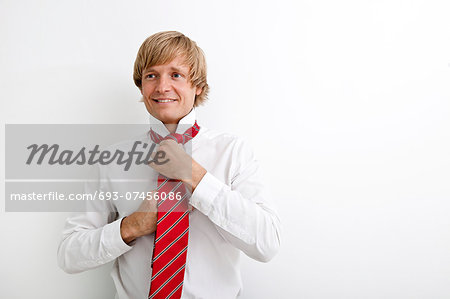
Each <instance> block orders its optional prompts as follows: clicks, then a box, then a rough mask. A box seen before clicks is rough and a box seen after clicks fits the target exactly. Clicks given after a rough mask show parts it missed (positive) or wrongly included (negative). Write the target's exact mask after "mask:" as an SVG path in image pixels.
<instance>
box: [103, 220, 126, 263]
mask: <svg viewBox="0 0 450 299" xmlns="http://www.w3.org/2000/svg"><path fill="white" fill-rule="evenodd" d="M123 218H124V217H122V218H120V219H117V220H116V221H114V222H111V223H109V224H107V225H105V226H104V227H103V238H104V239H103V240H104V242H105V243H104V244H105V245H106V251H107V254H106V255H107V256H108V257H109V258H117V257H118V256H120V255H122V254H124V253H125V252H127V251H128V250H130V249H131V248H133V247H131V246H129V245H128V244H127V243H125V242H124V241H123V239H122V235H121V234H120V225H121V223H122V219H123Z"/></svg>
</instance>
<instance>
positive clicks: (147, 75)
mask: <svg viewBox="0 0 450 299" xmlns="http://www.w3.org/2000/svg"><path fill="white" fill-rule="evenodd" d="M188 76H189V67H188V66H186V65H185V63H184V58H183V57H176V58H175V59H174V60H172V61H171V62H169V63H167V64H162V65H154V66H152V67H150V68H148V69H145V70H144V72H143V74H142V88H141V93H142V95H143V98H144V103H145V106H146V108H147V111H148V112H149V113H150V114H151V115H153V116H154V117H156V118H157V119H159V120H160V121H162V122H163V123H164V124H177V123H178V121H179V120H180V119H182V118H183V117H184V116H185V115H187V114H188V113H189V112H190V111H191V109H192V107H194V100H195V95H199V94H200V93H201V91H202V90H201V88H196V87H193V86H192V85H191V83H190V82H189V77H188Z"/></svg>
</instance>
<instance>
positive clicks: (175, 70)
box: [144, 66, 188, 74]
mask: <svg viewBox="0 0 450 299" xmlns="http://www.w3.org/2000/svg"><path fill="white" fill-rule="evenodd" d="M170 70H171V71H173V72H177V73H182V74H187V73H188V71H185V70H182V69H180V68H177V67H174V66H171V67H170ZM148 72H157V71H156V70H155V69H154V68H152V67H150V68H148V69H145V70H144V73H148Z"/></svg>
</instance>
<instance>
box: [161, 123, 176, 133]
mask: <svg viewBox="0 0 450 299" xmlns="http://www.w3.org/2000/svg"><path fill="white" fill-rule="evenodd" d="M164 126H166V128H167V130H168V131H169V132H170V134H173V133H175V132H176V131H177V127H178V124H164Z"/></svg>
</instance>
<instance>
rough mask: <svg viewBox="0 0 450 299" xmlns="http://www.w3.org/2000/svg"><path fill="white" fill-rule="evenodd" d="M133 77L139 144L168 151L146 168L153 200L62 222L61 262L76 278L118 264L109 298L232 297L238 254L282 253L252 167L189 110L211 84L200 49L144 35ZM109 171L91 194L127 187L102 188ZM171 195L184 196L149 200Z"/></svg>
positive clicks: (248, 155)
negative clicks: (140, 116) (141, 134)
mask: <svg viewBox="0 0 450 299" xmlns="http://www.w3.org/2000/svg"><path fill="white" fill-rule="evenodd" d="M133 77H134V81H135V84H136V86H137V87H138V88H139V90H140V91H141V94H142V98H143V101H144V104H145V106H146V108H147V111H148V112H149V114H150V123H151V124H150V132H149V134H146V137H145V138H147V140H146V141H147V142H154V143H157V144H158V146H159V148H158V150H159V151H161V152H163V153H165V160H164V161H165V163H150V167H149V166H145V167H147V168H146V169H148V171H147V172H146V175H147V180H146V184H147V185H146V187H145V188H148V189H147V191H149V190H151V191H152V192H153V193H150V195H149V197H153V198H151V199H150V198H148V200H144V201H143V202H142V203H139V205H137V204H136V203H130V202H117V203H115V202H111V201H110V202H107V203H105V201H102V202H99V201H97V203H94V204H98V205H101V207H100V208H101V209H103V211H104V213H85V214H83V215H77V216H74V217H71V218H69V219H68V220H67V223H66V227H65V230H64V232H63V237H62V241H61V243H60V246H59V248H58V263H59V265H60V267H61V268H62V269H64V270H65V271H66V272H69V273H76V272H81V271H85V270H87V269H92V268H95V267H98V266H100V265H103V264H105V263H107V262H110V261H113V260H115V263H114V267H113V270H112V277H113V280H114V283H115V285H116V288H117V295H116V298H133V299H135V298H168V297H170V298H236V297H237V296H239V294H240V292H241V289H242V285H241V278H240V270H239V258H240V253H241V252H244V253H245V254H246V255H247V256H249V257H251V258H253V259H255V260H258V261H262V262H267V261H269V260H270V259H271V258H272V257H273V256H274V255H275V254H276V253H277V251H278V248H279V246H280V224H279V219H278V217H277V215H276V213H275V211H274V210H273V208H272V207H271V206H270V205H269V203H268V201H267V198H265V197H264V195H263V189H264V188H263V187H264V186H263V184H262V183H261V181H260V178H259V166H258V162H257V161H256V160H255V158H254V155H253V153H252V151H251V149H250V148H249V147H248V145H246V143H245V142H244V141H243V140H242V139H239V138H237V137H235V136H232V135H229V134H224V133H219V132H216V131H213V130H210V129H207V128H205V127H204V126H202V124H201V123H199V124H197V122H196V117H195V109H194V107H196V106H198V105H200V104H202V102H204V101H205V99H206V97H207V94H208V89H209V87H208V84H207V80H206V63H205V58H204V55H203V52H202V50H201V49H200V48H199V47H198V46H197V44H196V43H195V42H193V41H192V40H190V39H189V38H188V37H186V36H184V35H183V34H181V33H179V32H175V31H167V32H160V33H156V34H154V35H152V36H150V37H149V38H147V39H146V40H145V41H144V43H143V44H142V46H141V47H140V49H139V52H138V55H137V58H136V61H135V68H134V76H133ZM186 128H188V129H187V130H186ZM150 139H151V141H150ZM122 146H123V145H122ZM187 147H190V148H191V149H192V157H191V156H190V155H188V154H187V153H186V152H185V151H184V148H187ZM112 172H114V171H113V170H112V168H107V169H102V170H100V171H99V177H100V178H101V179H102V180H101V182H100V183H99V185H97V186H94V187H92V189H99V190H114V191H117V190H119V191H121V192H122V191H123V192H125V191H126V190H130V185H127V184H123V183H121V184H117V186H116V185H115V184H113V183H111V182H108V180H110V179H111V177H112V175H110V173H112ZM105 178H106V179H105ZM105 181H107V183H104V182H105ZM173 190H176V192H177V196H178V195H179V197H180V198H181V199H180V198H177V199H178V200H167V199H165V200H164V201H162V200H161V201H159V202H158V200H156V199H158V198H159V196H160V195H161V194H163V193H166V192H167V193H170V192H173ZM157 194H158V196H156V195H157ZM161 198H162V196H161ZM164 225H166V227H164ZM169 236H170V237H169ZM161 243H165V245H161Z"/></svg>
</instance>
